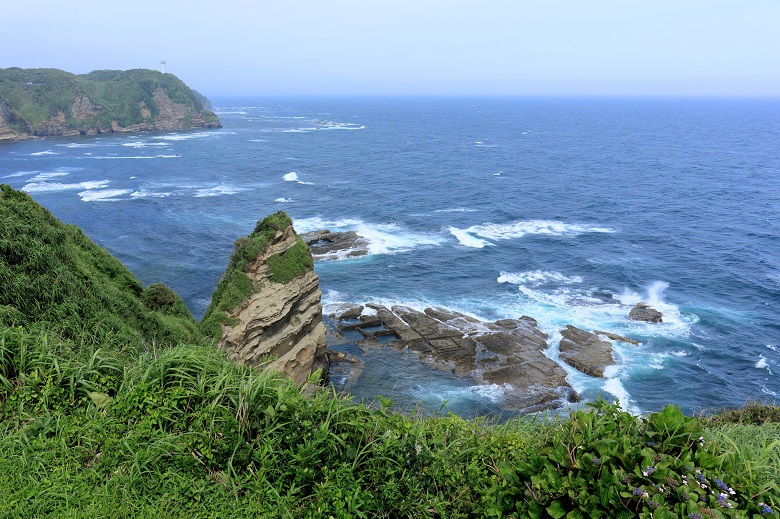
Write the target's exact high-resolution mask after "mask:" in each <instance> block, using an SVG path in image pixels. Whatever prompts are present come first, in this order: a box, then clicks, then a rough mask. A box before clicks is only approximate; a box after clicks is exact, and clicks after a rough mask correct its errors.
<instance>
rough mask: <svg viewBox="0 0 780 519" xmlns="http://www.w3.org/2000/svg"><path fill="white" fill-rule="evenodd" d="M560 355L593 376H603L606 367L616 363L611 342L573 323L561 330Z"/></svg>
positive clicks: (568, 362)
mask: <svg viewBox="0 0 780 519" xmlns="http://www.w3.org/2000/svg"><path fill="white" fill-rule="evenodd" d="M560 357H561V360H563V361H564V362H566V363H567V364H569V365H570V366H572V367H574V368H577V369H578V370H580V371H582V372H583V373H586V374H588V375H591V376H593V377H603V376H604V369H605V368H606V367H607V366H609V365H612V364H614V363H615V359H614V358H612V344H611V343H609V342H608V341H605V340H603V339H601V338H600V337H599V336H598V335H596V334H595V333H590V332H587V331H585V330H583V329H581V328H577V327H576V326H572V325H567V326H566V328H564V329H563V330H561V342H560Z"/></svg>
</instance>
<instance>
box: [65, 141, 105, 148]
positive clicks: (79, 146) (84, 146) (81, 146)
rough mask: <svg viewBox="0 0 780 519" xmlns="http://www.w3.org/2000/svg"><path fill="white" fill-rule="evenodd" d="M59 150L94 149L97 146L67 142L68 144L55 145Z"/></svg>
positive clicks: (90, 143) (94, 144) (91, 143)
mask: <svg viewBox="0 0 780 519" xmlns="http://www.w3.org/2000/svg"><path fill="white" fill-rule="evenodd" d="M55 146H59V147H61V148H94V147H95V146H97V144H96V143H94V142H69V143H68V144H55Z"/></svg>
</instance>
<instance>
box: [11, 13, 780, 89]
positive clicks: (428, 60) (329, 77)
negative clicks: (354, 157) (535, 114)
mask: <svg viewBox="0 0 780 519" xmlns="http://www.w3.org/2000/svg"><path fill="white" fill-rule="evenodd" d="M3 3H4V5H3V7H2V8H1V9H0V19H2V22H3V23H2V26H3V32H2V40H3V42H4V43H3V44H2V45H0V68H6V67H22V68H58V69H63V70H67V71H69V72H73V73H77V74H83V73H87V72H90V71H92V70H98V69H119V70H124V69H131V68H152V69H158V70H159V69H160V61H161V59H163V58H164V59H165V61H166V69H167V71H168V72H170V73H173V74H175V75H177V76H178V77H179V78H181V79H182V80H184V81H185V82H186V83H187V84H188V85H189V86H190V87H192V88H194V89H196V90H198V91H200V92H201V93H203V94H205V95H207V96H210V97H220V96H263V95H339V96H355V95H361V96H366V95H367V96H374V95H424V96H431V95H486V96H492V95H500V96H507V95H509V96H524V95H526V96H527V95H533V96H538V95H549V96H558V95H561V96H780V0H730V1H726V0H619V1H618V0H614V1H612V0H446V1H444V0H274V1H270V0H208V1H206V0H189V1H184V0H177V1H171V0H154V1H152V0H133V1H121V0H120V1H106V0H74V1H71V2H64V1H62V0H36V1H35V2H18V1H8V2H3Z"/></svg>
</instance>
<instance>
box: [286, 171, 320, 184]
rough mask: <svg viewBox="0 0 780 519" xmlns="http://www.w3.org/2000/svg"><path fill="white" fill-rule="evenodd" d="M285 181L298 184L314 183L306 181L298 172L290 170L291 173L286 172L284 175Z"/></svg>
mask: <svg viewBox="0 0 780 519" xmlns="http://www.w3.org/2000/svg"><path fill="white" fill-rule="evenodd" d="M282 179H284V181H285V182H297V183H298V184H303V185H306V186H311V185H314V184H313V183H312V182H304V181H303V180H301V179H300V178H299V177H298V173H296V172H295V171H290V172H289V173H285V175H284V176H283V177H282Z"/></svg>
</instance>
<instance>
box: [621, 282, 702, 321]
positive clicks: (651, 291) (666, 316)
mask: <svg viewBox="0 0 780 519" xmlns="http://www.w3.org/2000/svg"><path fill="white" fill-rule="evenodd" d="M667 288H669V283H667V282H665V281H654V282H653V283H652V284H651V285H650V286H649V287H648V288H647V293H646V294H645V295H644V296H642V295H640V294H638V293H636V292H634V291H631V290H625V291H624V292H623V293H622V294H620V295H618V296H617V298H618V300H619V301H620V302H621V303H622V304H624V305H628V306H631V307H633V306H635V305H636V304H637V303H639V302H640V301H642V302H645V303H647V304H648V305H650V306H651V307H652V308H655V309H656V310H658V311H659V312H661V313H662V314H663V322H662V323H658V324H653V325H651V326H653V327H658V328H663V327H665V326H671V327H684V328H688V326H689V324H690V323H691V322H696V321H698V318H697V317H696V316H692V317H687V318H684V317H683V316H682V315H681V313H680V308H679V307H678V306H676V305H674V304H672V303H669V302H666V301H664V300H663V294H664V291H665V290H666V289H667Z"/></svg>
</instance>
